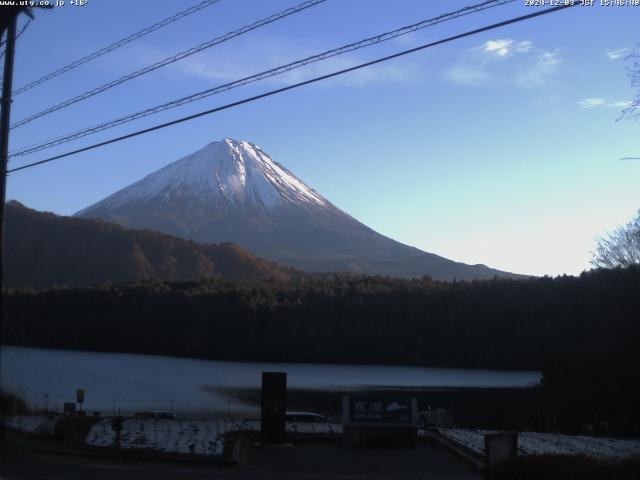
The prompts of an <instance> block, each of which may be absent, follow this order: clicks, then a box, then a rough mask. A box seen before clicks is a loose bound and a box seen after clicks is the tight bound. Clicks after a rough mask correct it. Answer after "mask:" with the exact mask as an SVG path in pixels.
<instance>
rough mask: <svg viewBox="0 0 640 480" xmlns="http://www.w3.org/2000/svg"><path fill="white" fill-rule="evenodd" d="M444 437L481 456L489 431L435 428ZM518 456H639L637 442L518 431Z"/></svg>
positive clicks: (603, 457)
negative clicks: (485, 437)
mask: <svg viewBox="0 0 640 480" xmlns="http://www.w3.org/2000/svg"><path fill="white" fill-rule="evenodd" d="M438 432H439V433H440V434H441V435H442V436H444V437H445V438H447V439H449V440H451V441H453V442H456V443H458V444H460V445H462V446H464V447H467V448H468V449H470V450H472V451H473V452H475V453H477V454H479V455H484V435H485V434H486V433H496V431H492V430H464V429H460V428H439V429H438ZM518 452H519V453H520V455H569V456H571V455H586V456H588V457H592V458H596V459H599V460H623V459H626V458H634V457H638V456H640V440H625V439H617V438H605V437H587V436H579V435H560V434H555V433H537V432H519V433H518Z"/></svg>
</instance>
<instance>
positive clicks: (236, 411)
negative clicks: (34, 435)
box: [1, 346, 542, 416]
mask: <svg viewBox="0 0 640 480" xmlns="http://www.w3.org/2000/svg"><path fill="white" fill-rule="evenodd" d="M1 366H2V372H1V374H2V378H1V381H2V387H3V389H4V390H6V391H8V392H11V393H13V394H16V395H18V396H20V397H21V398H24V399H25V400H26V401H27V403H28V404H29V406H30V407H32V408H36V409H44V408H49V409H58V410H61V409H62V405H63V403H64V402H73V401H75V392H76V389H78V388H83V389H84V390H85V392H86V393H85V403H84V409H85V410H86V411H91V412H93V411H99V412H101V413H102V414H112V413H113V412H114V411H115V412H117V411H121V413H123V414H130V413H132V412H135V411H140V410H175V411H176V413H178V414H182V415H204V414H208V415H214V416H215V415H227V414H233V415H256V413H257V412H258V408H257V406H256V405H255V402H249V401H241V400H239V399H238V398H237V397H234V396H232V395H229V393H228V392H230V391H233V390H235V389H238V390H246V389H259V388H260V380H261V372H263V371H278V372H287V384H288V387H290V388H292V389H297V390H305V389H308V390H322V391H330V390H342V391H344V390H358V389H361V390H362V389H429V388H529V387H534V386H536V385H538V384H539V383H540V380H541V378H542V375H541V373H540V372H531V371H501V370H473V369H455V368H425V367H403V366H380V365H343V364H300V363H262V362H228V361H216V360H196V359H189V358H176V357H164V356H156V355H136V354H121V353H99V352H82V351H68V350H48V349H39V348H24V347H8V346H5V347H2V364H1Z"/></svg>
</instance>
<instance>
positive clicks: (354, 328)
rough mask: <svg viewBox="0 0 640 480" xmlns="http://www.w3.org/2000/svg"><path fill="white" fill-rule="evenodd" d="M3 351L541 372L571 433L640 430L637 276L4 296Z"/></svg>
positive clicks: (189, 286)
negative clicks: (600, 426)
mask: <svg viewBox="0 0 640 480" xmlns="http://www.w3.org/2000/svg"><path fill="white" fill-rule="evenodd" d="M4 303H5V308H6V323H5V327H4V330H5V331H4V337H5V343H7V344H13V345H22V346H33V347H46V348H60V349H81V350H94V351H108V352H135V353H147V354H163V355H175V356H188V357H195V358H210V359H229V360H240V361H248V360H255V361H287V362H292V361H295V362H340V363H368V364H401V365H423V366H443V367H467V368H496V369H531V370H541V371H542V372H543V386H542V389H543V391H544V392H545V395H544V396H543V400H542V401H543V403H544V409H545V410H547V411H552V412H553V413H554V415H556V414H557V415H558V418H560V423H562V422H564V423H565V425H566V427H567V428H578V425H579V424H581V423H584V422H585V421H589V420H590V419H591V418H594V417H597V418H599V419H603V420H606V421H607V422H609V423H611V424H612V428H616V429H617V430H618V431H621V432H624V433H634V432H635V433H638V426H640V409H638V408H637V407H638V404H637V403H638V402H637V399H638V398H640V375H639V374H638V370H637V365H640V349H638V345H639V344H640V327H639V322H640V314H639V312H640V309H639V307H640V268H639V267H631V268H626V269H598V270H592V271H590V272H585V273H583V274H582V275H580V276H578V277H573V276H561V277H556V278H551V277H542V278H531V279H527V280H507V279H498V278H496V279H494V280H490V281H486V280H483V281H472V282H438V281H434V280H432V279H431V278H429V277H424V278H422V279H416V280H403V279H391V278H383V277H358V278H354V277H349V276H347V277H342V276H340V275H335V276H327V277H324V278H307V277H300V278H296V279H292V280H287V281H280V280H267V281H254V282H230V281H226V280H221V279H208V280H202V281H198V282H185V283H165V282H159V281H146V282H145V281H143V282H137V283H130V284H105V285H102V286H100V287H91V288H89V287H84V288H80V287H77V288H76V287H53V288H49V289H46V290H41V291H36V290H33V289H25V288H21V289H10V290H7V291H5V302H4Z"/></svg>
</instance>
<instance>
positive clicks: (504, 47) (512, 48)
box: [479, 38, 533, 57]
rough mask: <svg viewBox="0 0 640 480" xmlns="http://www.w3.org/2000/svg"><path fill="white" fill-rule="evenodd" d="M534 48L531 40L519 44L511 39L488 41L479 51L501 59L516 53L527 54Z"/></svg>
mask: <svg viewBox="0 0 640 480" xmlns="http://www.w3.org/2000/svg"><path fill="white" fill-rule="evenodd" d="M532 47H533V43H532V42H530V41H529V40H524V41H522V42H517V41H515V40H512V39H510V38H503V39H499V40H488V41H486V42H485V43H484V44H483V45H482V46H481V47H479V49H480V50H482V51H483V52H487V53H489V54H494V55H497V56H499V57H508V56H509V55H513V54H514V53H527V52H528V51H529V50H531V48H532Z"/></svg>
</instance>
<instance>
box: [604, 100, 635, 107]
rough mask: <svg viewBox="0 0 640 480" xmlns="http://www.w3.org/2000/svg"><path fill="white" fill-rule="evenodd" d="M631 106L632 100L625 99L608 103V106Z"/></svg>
mask: <svg viewBox="0 0 640 480" xmlns="http://www.w3.org/2000/svg"><path fill="white" fill-rule="evenodd" d="M629 106H631V102H629V101H624V100H620V101H618V102H611V103H608V104H607V107H611V108H627V107H629Z"/></svg>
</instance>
